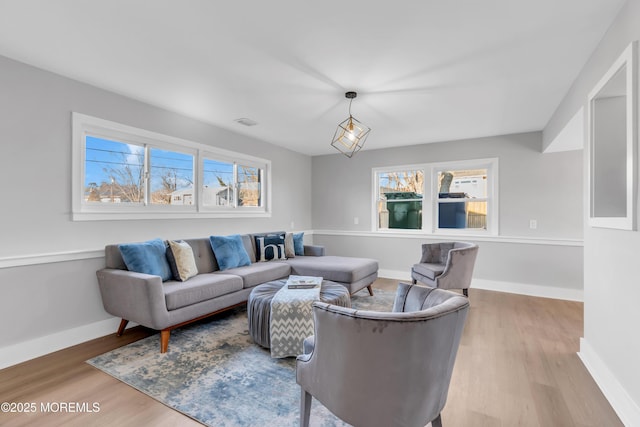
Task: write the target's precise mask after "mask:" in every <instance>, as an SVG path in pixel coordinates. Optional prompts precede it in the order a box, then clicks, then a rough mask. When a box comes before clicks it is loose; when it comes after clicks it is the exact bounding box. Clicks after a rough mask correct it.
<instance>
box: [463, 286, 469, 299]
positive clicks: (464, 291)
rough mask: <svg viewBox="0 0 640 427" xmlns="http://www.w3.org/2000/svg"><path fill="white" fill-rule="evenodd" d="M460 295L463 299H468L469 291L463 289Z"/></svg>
mask: <svg viewBox="0 0 640 427" xmlns="http://www.w3.org/2000/svg"><path fill="white" fill-rule="evenodd" d="M462 293H463V294H464V296H465V297H467V298H469V289H468V288H464V289H463V290H462Z"/></svg>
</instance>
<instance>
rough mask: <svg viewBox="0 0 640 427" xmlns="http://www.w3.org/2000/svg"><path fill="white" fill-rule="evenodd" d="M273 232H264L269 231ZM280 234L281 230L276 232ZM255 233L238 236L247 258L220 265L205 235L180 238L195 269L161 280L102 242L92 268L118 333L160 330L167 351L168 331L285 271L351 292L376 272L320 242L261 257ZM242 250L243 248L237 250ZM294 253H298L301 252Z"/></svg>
mask: <svg viewBox="0 0 640 427" xmlns="http://www.w3.org/2000/svg"><path fill="white" fill-rule="evenodd" d="M274 234H277V233H264V234H262V236H264V235H274ZM281 234H282V235H284V233H281ZM256 236H261V234H244V235H240V236H239V238H240V239H241V241H242V247H243V248H244V251H246V254H247V255H248V257H249V261H250V263H249V264H248V265H243V266H240V267H236V268H227V269H224V270H222V269H221V268H220V266H219V263H218V261H217V259H216V256H215V254H214V251H213V249H212V245H211V241H210V238H206V237H205V238H196V239H184V240H182V241H180V242H181V243H182V244H184V243H186V244H188V245H189V247H190V248H191V250H192V252H193V258H194V261H195V266H194V268H195V267H197V272H194V274H195V275H194V276H193V277H190V278H188V280H185V281H179V280H175V279H173V278H172V279H169V280H165V281H163V278H162V277H161V276H159V275H152V274H145V273H140V272H136V271H129V270H128V268H127V264H126V263H125V260H124V259H123V256H122V252H121V250H120V247H121V245H107V246H106V247H105V268H103V269H100V270H98V271H97V272H96V275H97V278H98V284H99V288H100V293H101V295H102V302H103V305H104V309H105V310H106V311H107V313H109V314H111V315H113V316H117V317H120V318H121V319H122V320H121V322H120V326H119V327H118V331H117V335H118V336H120V335H122V334H123V333H124V330H125V328H126V326H127V324H128V322H129V321H132V322H135V323H137V324H139V325H142V326H145V327H148V328H151V329H156V330H159V331H160V351H161V352H162V353H164V352H166V351H167V349H168V346H169V337H170V334H171V331H172V330H173V329H176V328H178V327H181V326H184V325H186V324H188V323H192V322H195V321H197V320H200V319H203V318H205V317H208V316H211V315H214V314H216V313H219V312H222V311H224V310H228V309H231V308H234V307H237V306H241V305H244V304H246V302H247V300H248V297H249V294H250V293H251V290H252V289H253V288H254V287H255V286H257V285H260V284H262V283H267V282H271V281H274V280H279V279H283V278H287V277H288V276H289V275H290V274H295V275H302V276H321V277H323V278H324V279H325V280H330V281H333V282H336V283H339V284H342V285H343V286H345V287H346V288H347V289H348V290H349V293H351V294H353V293H355V292H357V291H359V290H361V289H363V288H365V287H366V288H367V289H368V291H369V293H370V295H373V291H372V289H371V284H372V283H373V282H374V281H375V280H376V278H377V277H378V262H377V261H376V260H373V259H368V258H353V257H339V256H324V247H322V246H314V245H304V246H303V245H302V244H300V252H303V254H301V255H300V254H299V255H295V256H290V257H288V258H286V259H284V257H282V258H283V259H274V260H271V261H268V262H261V261H260V260H259V259H258V258H257V257H256V243H255V242H256ZM240 251H242V250H240ZM300 252H299V253H300Z"/></svg>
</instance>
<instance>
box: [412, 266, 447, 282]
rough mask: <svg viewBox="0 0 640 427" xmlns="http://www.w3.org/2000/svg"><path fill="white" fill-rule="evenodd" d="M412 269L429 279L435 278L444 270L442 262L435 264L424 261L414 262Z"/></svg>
mask: <svg viewBox="0 0 640 427" xmlns="http://www.w3.org/2000/svg"><path fill="white" fill-rule="evenodd" d="M413 271H415V272H416V273H418V274H421V275H423V276H424V277H427V278H429V279H431V280H436V277H438V276H439V275H441V274H442V272H443V271H444V264H435V263H428V262H424V263H421V264H414V265H413Z"/></svg>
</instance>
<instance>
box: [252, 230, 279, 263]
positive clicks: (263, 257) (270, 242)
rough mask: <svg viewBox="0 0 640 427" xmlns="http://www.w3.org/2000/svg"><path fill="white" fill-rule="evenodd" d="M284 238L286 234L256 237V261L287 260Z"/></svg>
mask: <svg viewBox="0 0 640 427" xmlns="http://www.w3.org/2000/svg"><path fill="white" fill-rule="evenodd" d="M284 236H285V234H284V233H282V234H267V235H265V236H255V238H254V239H255V241H256V259H257V260H258V261H262V262H263V261H270V260H272V259H287V256H286V255H285V248H284Z"/></svg>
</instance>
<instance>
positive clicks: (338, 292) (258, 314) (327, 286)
mask: <svg viewBox="0 0 640 427" xmlns="http://www.w3.org/2000/svg"><path fill="white" fill-rule="evenodd" d="M285 283H287V281H286V280H275V281H273V282H267V283H264V284H262V285H258V286H256V287H255V288H253V290H252V291H251V294H249V301H248V302H247V317H248V318H249V335H251V338H252V339H253V341H254V342H255V343H256V344H259V345H261V346H262V347H264V348H270V346H271V338H270V334H269V319H270V317H271V300H272V299H273V296H274V295H275V294H276V292H278V291H279V290H280V288H282V287H283V286H284V285H285ZM320 301H322V302H326V303H328V304H335V305H339V306H342V307H351V297H350V296H349V291H348V290H347V288H345V287H344V286H342V285H340V284H338V283H334V282H330V281H328V280H323V281H322V285H321V286H320Z"/></svg>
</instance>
